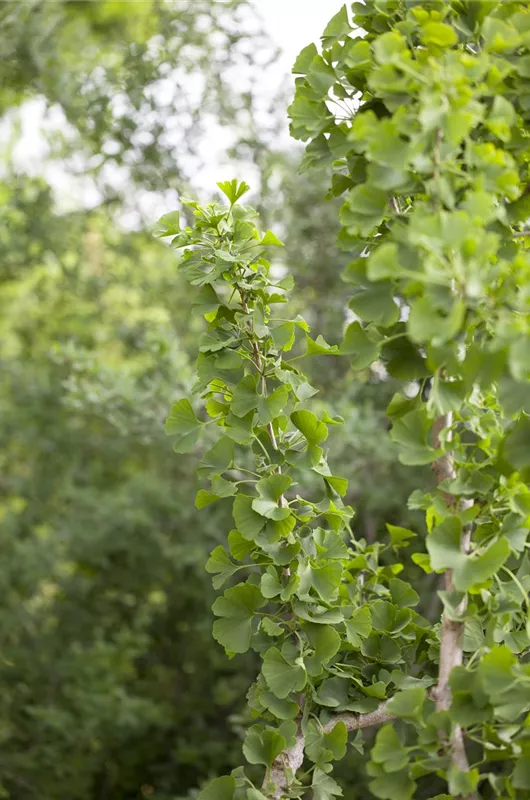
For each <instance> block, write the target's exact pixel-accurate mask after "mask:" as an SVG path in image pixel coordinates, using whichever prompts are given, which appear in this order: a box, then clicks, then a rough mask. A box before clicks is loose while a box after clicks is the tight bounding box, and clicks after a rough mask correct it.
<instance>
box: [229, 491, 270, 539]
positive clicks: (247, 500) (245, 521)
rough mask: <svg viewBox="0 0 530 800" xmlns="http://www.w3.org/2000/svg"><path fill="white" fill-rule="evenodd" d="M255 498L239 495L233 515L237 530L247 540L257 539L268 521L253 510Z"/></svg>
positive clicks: (235, 501)
mask: <svg viewBox="0 0 530 800" xmlns="http://www.w3.org/2000/svg"><path fill="white" fill-rule="evenodd" d="M253 503H254V498H253V497H249V496H248V495H246V494H238V495H237V497H236V499H235V500H234V506H233V509H232V515H233V517H234V522H235V523H236V528H237V529H238V531H240V533H241V534H242V535H243V536H244V537H245V539H255V538H256V536H257V535H258V534H259V532H260V531H261V530H262V529H263V527H264V526H265V523H266V520H265V519H264V517H262V516H261V514H257V513H256V511H254V508H253Z"/></svg>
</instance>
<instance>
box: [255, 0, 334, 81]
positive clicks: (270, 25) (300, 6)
mask: <svg viewBox="0 0 530 800" xmlns="http://www.w3.org/2000/svg"><path fill="white" fill-rule="evenodd" d="M252 2H253V4H254V6H255V7H256V8H257V9H258V11H259V12H260V14H261V16H262V17H263V20H264V22H265V25H266V27H267V31H268V33H269V35H270V36H271V38H272V39H274V41H275V42H277V44H278V45H279V46H280V47H281V48H282V50H283V51H284V53H285V57H286V61H287V63H288V64H289V67H288V68H289V69H290V67H291V65H292V64H293V63H294V60H295V58H296V56H297V55H298V53H299V52H300V50H301V49H302V47H305V46H306V45H307V44H309V43H310V42H315V43H316V42H318V40H319V38H320V36H321V34H322V31H323V30H324V28H325V27H326V25H327V23H328V20H330V19H331V17H332V16H333V15H334V14H336V13H337V11H338V10H339V9H340V8H341V7H342V6H343V5H344V0H252Z"/></svg>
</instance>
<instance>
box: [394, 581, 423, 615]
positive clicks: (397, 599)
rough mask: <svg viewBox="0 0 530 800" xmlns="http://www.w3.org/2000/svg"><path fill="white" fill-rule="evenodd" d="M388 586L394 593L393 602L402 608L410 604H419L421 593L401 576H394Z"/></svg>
mask: <svg viewBox="0 0 530 800" xmlns="http://www.w3.org/2000/svg"><path fill="white" fill-rule="evenodd" d="M388 588H389V589H390V594H391V595H392V602H393V603H395V605H397V606H399V607H400V608H407V607H408V606H417V605H418V603H419V602H420V596H419V594H418V593H417V592H416V591H415V590H414V589H413V588H412V586H410V584H408V583H406V582H405V581H402V580H400V579H399V578H392V579H391V580H390V581H389V584H388Z"/></svg>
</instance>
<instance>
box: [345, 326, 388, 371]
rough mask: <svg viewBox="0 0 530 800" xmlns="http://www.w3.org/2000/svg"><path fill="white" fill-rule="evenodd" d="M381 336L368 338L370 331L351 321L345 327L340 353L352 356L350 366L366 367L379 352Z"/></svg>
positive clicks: (375, 358) (377, 356)
mask: <svg viewBox="0 0 530 800" xmlns="http://www.w3.org/2000/svg"><path fill="white" fill-rule="evenodd" d="M380 347H381V337H380V336H378V335H377V338H376V339H375V341H374V339H372V338H370V332H369V331H368V330H366V329H365V328H363V327H362V325H361V324H360V323H359V322H352V323H351V324H350V325H348V327H347V328H346V332H345V334H344V339H343V340H342V343H341V345H340V352H341V355H345V356H347V355H349V356H352V367H354V368H355V369H366V367H369V366H370V364H373V362H374V361H377V359H378V358H379V354H380Z"/></svg>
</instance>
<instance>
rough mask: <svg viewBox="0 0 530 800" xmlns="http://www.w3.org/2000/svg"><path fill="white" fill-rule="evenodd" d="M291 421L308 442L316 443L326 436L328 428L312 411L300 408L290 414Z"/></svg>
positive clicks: (322, 440) (323, 439)
mask: <svg viewBox="0 0 530 800" xmlns="http://www.w3.org/2000/svg"><path fill="white" fill-rule="evenodd" d="M291 422H292V423H293V425H294V426H295V428H298V430H299V431H300V432H301V433H302V434H303V435H304V436H305V438H306V439H307V441H308V442H309V444H311V445H317V444H320V442H324V441H325V440H326V439H327V438H328V428H327V425H325V423H324V422H320V420H318V419H317V417H316V415H315V414H313V412H312V411H306V410H305V409H301V410H300V411H294V412H293V413H292V414H291Z"/></svg>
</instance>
